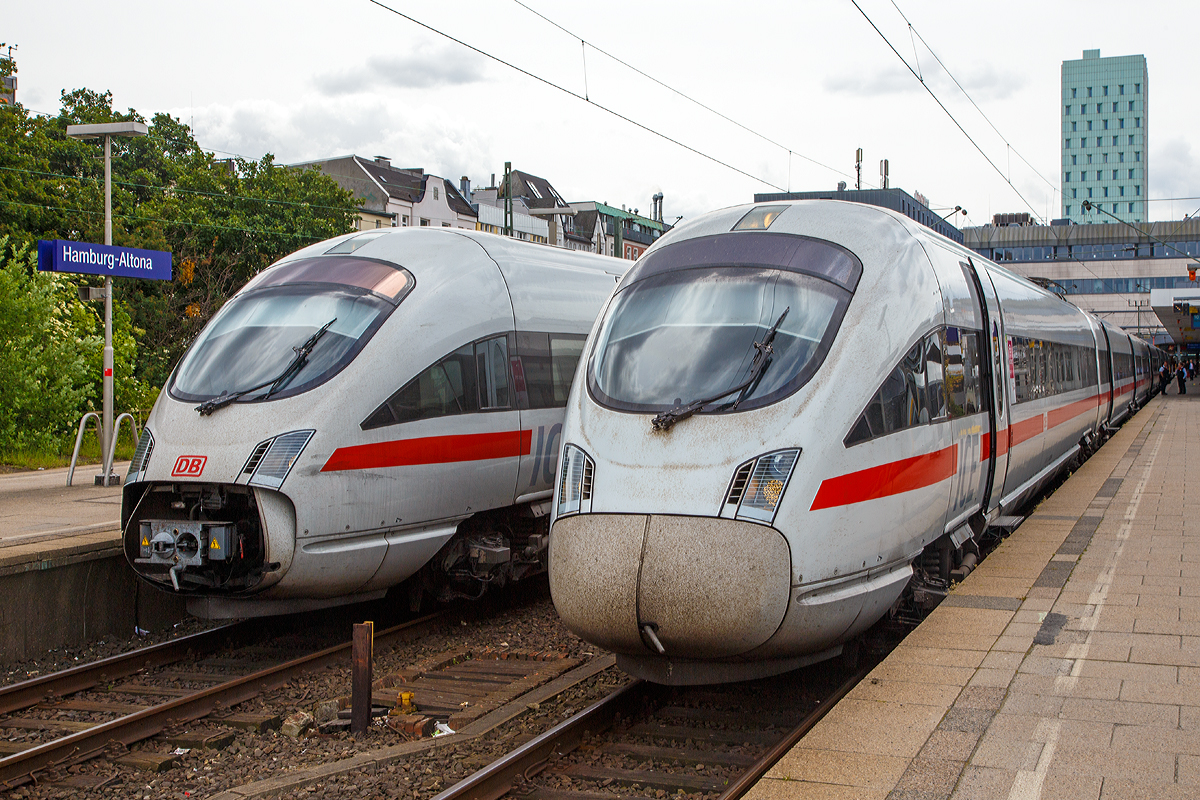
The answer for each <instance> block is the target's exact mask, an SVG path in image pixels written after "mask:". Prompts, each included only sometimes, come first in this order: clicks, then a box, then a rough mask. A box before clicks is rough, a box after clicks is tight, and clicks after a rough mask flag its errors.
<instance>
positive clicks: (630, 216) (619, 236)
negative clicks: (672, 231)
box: [571, 200, 669, 261]
mask: <svg viewBox="0 0 1200 800" xmlns="http://www.w3.org/2000/svg"><path fill="white" fill-rule="evenodd" d="M571 208H573V209H574V210H575V232H576V235H577V236H578V237H579V238H580V239H581V240H582V239H584V238H587V239H588V241H590V242H591V247H592V249H591V252H594V253H600V254H601V255H606V256H613V257H614V258H624V259H628V260H630V261H636V260H637V259H638V258H640V257H641V255H642V253H644V252H646V250H647V249H648V248H649V247H650V245H652V244H654V243H655V242H656V241H657V240H658V237H660V236H662V235H663V233H664V232H665V231H666V230H669V228H667V226H665V225H664V224H663V221H662V220H661V219H652V218H651V217H644V216H642V215H641V214H639V213H638V210H637V209H636V208H633V209H626V208H625V207H624V206H622V207H621V208H615V207H613V206H610V205H608V204H607V203H598V202H596V201H594V200H588V201H584V202H579V203H572V204H571ZM580 249H587V248H580Z"/></svg>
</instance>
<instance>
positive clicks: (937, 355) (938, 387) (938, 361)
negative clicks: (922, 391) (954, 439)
mask: <svg viewBox="0 0 1200 800" xmlns="http://www.w3.org/2000/svg"><path fill="white" fill-rule="evenodd" d="M944 338H945V333H944V332H943V331H940V330H939V331H934V332H933V333H931V334H929V335H928V336H926V337H925V383H926V396H927V397H928V398H929V400H928V403H929V416H930V418H931V419H934V420H938V419H944V418H945V417H946V415H947V413H948V410H947V409H948V406H947V404H946V379H945V368H944V366H943V365H944V363H945V359H944V354H945V349H946V347H945V340H944Z"/></svg>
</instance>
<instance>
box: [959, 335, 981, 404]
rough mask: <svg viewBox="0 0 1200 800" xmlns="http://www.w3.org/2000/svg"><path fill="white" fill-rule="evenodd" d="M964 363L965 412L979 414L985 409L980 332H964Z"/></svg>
mask: <svg viewBox="0 0 1200 800" xmlns="http://www.w3.org/2000/svg"><path fill="white" fill-rule="evenodd" d="M962 363H963V403H962V408H963V413H964V414H967V415H970V414H978V413H979V412H980V411H982V410H983V406H984V404H983V402H981V399H980V385H981V381H980V376H979V334H977V333H976V332H975V331H963V332H962Z"/></svg>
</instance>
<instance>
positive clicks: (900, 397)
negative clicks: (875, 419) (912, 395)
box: [879, 366, 908, 433]
mask: <svg viewBox="0 0 1200 800" xmlns="http://www.w3.org/2000/svg"><path fill="white" fill-rule="evenodd" d="M904 389H905V385H904V367H903V366H900V367H896V368H895V369H894V370H892V374H891V375H889V376H888V377H887V380H885V381H884V382H883V387H882V388H881V389H880V390H879V399H880V402H881V403H882V404H883V426H884V429H885V431H886V432H887V433H892V432H893V431H899V430H903V429H905V428H907V427H908V425H907V424H906V423H907V422H908V419H907V416H906V415H905V413H904V406H905V403H904V401H905V391H904Z"/></svg>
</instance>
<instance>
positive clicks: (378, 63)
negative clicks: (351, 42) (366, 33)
mask: <svg viewBox="0 0 1200 800" xmlns="http://www.w3.org/2000/svg"><path fill="white" fill-rule="evenodd" d="M482 79H483V64H482V63H481V61H480V58H479V57H478V56H476V55H475V54H474V53H467V54H463V53H457V52H453V51H451V50H449V48H440V49H438V50H437V51H434V52H429V51H426V52H420V51H418V52H416V53H412V54H410V55H381V56H371V57H370V58H368V59H367V60H366V61H365V62H364V63H363V64H362V65H360V66H358V67H353V68H351V69H347V70H343V71H340V72H332V73H330V74H328V75H322V76H320V77H318V78H317V81H316V83H317V88H318V89H320V90H321V91H322V92H323V93H324V94H327V95H345V94H356V93H363V92H371V91H374V90H377V89H381V88H396V89H430V88H434V87H438V86H461V85H464V84H468V83H475V82H477V81H480V80H482Z"/></svg>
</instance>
